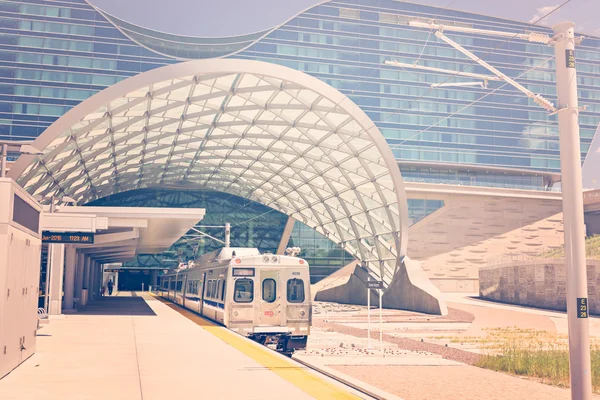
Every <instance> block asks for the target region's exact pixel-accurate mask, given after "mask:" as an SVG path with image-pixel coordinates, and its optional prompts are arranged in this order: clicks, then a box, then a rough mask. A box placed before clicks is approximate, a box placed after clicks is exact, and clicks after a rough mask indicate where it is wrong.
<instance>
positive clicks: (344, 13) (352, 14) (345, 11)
mask: <svg viewBox="0 0 600 400" xmlns="http://www.w3.org/2000/svg"><path fill="white" fill-rule="evenodd" d="M340 18H348V19H360V11H359V10H353V9H351V8H340Z"/></svg>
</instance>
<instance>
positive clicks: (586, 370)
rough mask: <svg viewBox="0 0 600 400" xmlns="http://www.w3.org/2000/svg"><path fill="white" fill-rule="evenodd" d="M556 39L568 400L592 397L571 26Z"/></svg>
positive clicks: (561, 28)
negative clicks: (565, 284)
mask: <svg viewBox="0 0 600 400" xmlns="http://www.w3.org/2000/svg"><path fill="white" fill-rule="evenodd" d="M553 29H554V32H555V36H554V39H555V40H556V42H555V44H554V54H555V62H556V89H557V92H558V97H557V103H558V104H557V106H558V111H557V113H558V131H559V137H560V170H561V175H562V176H561V186H562V201H563V220H564V229H565V267H566V269H567V317H568V321H569V368H570V371H571V398H572V399H574V400H575V399H577V400H589V399H591V398H592V377H591V362H590V335H589V322H588V312H589V310H588V300H587V297H588V293H587V271H586V255H585V225H584V219H583V188H582V185H583V184H582V177H581V149H580V138H579V104H578V101H577V72H576V69H575V24H574V23H572V22H562V23H560V24H558V25H556V26H554V27H553Z"/></svg>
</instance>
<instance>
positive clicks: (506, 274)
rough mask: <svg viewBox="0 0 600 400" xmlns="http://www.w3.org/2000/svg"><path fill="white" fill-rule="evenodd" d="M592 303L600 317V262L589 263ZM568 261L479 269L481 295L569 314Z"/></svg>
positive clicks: (591, 308) (593, 310)
mask: <svg viewBox="0 0 600 400" xmlns="http://www.w3.org/2000/svg"><path fill="white" fill-rule="evenodd" d="M587 278H588V304H589V310H590V313H592V314H600V260H587ZM566 291H567V282H566V271H565V261H564V259H559V258H557V259H541V260H519V261H510V262H506V263H502V264H498V265H495V266H488V267H484V268H481V269H480V270H479V295H480V296H481V297H482V298H484V299H488V300H494V301H501V302H505V303H511V304H518V305H524V306H532V307H539V308H547V309H551V310H559V311H566V309H567V300H566Z"/></svg>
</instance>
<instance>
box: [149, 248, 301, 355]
mask: <svg viewBox="0 0 600 400" xmlns="http://www.w3.org/2000/svg"><path fill="white" fill-rule="evenodd" d="M159 294H160V296H161V297H163V298H165V299H167V300H170V301H173V302H175V303H177V304H179V305H181V306H183V307H185V308H187V309H189V310H191V311H194V312H196V313H198V314H200V315H202V316H203V317H206V318H208V319H210V320H212V321H215V322H217V323H219V324H222V325H224V326H225V327H227V328H229V329H231V330H232V331H235V332H237V333H239V334H241V335H244V336H247V337H249V338H251V339H253V340H255V341H257V342H259V343H261V344H264V345H267V346H269V347H272V348H274V349H276V350H277V351H278V352H281V353H284V354H287V355H290V354H292V353H293V352H294V351H295V350H298V349H304V348H306V343H307V339H308V335H309V334H310V326H311V322H312V307H311V306H312V304H311V296H310V277H309V270H308V263H307V262H306V261H305V260H303V259H301V258H298V257H292V256H285V255H274V254H260V252H259V251H258V249H252V248H239V247H238V248H231V247H225V248H223V249H220V250H216V251H214V252H211V253H207V254H205V255H203V256H202V257H200V259H199V260H198V264H197V265H196V266H193V267H191V268H184V269H178V270H174V271H170V272H168V273H167V274H165V275H163V276H162V278H161V283H160V289H159Z"/></svg>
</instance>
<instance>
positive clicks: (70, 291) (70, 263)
mask: <svg viewBox="0 0 600 400" xmlns="http://www.w3.org/2000/svg"><path fill="white" fill-rule="evenodd" d="M76 267H77V250H76V249H75V246H73V245H68V246H66V257H65V300H64V304H63V309H64V312H65V313H67V312H73V311H74V309H73V298H74V297H75V295H74V294H75V268H76Z"/></svg>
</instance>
